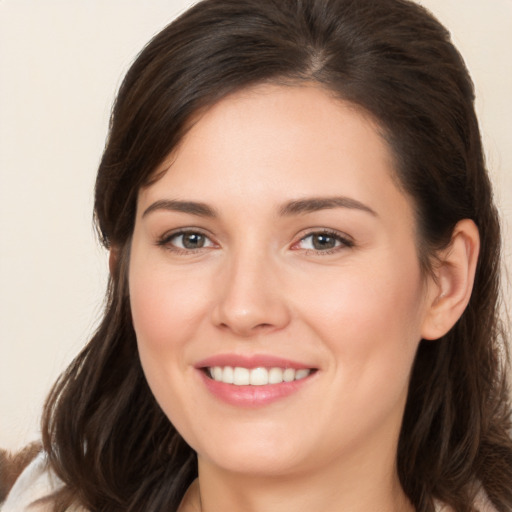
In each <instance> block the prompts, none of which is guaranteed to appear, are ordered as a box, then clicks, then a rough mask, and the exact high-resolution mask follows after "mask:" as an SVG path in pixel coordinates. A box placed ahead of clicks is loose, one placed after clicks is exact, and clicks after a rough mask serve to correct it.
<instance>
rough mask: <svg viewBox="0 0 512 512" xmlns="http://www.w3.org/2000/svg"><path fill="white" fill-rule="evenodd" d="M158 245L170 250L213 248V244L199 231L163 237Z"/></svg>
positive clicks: (180, 232)
mask: <svg viewBox="0 0 512 512" xmlns="http://www.w3.org/2000/svg"><path fill="white" fill-rule="evenodd" d="M158 245H161V246H166V247H169V248H170V249H172V250H178V251H180V250H182V251H194V250H197V249H205V248H209V247H214V246H215V244H214V243H213V242H212V241H211V240H210V239H209V238H208V237H207V236H206V235H205V234H204V233H201V232H199V231H192V230H190V231H178V232H175V233H171V234H169V235H164V236H163V237H162V238H161V239H160V240H159V241H158Z"/></svg>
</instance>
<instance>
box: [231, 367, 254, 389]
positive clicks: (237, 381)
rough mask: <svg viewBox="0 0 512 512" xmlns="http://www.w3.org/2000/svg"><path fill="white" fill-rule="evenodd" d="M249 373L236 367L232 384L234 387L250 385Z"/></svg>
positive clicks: (245, 369)
mask: <svg viewBox="0 0 512 512" xmlns="http://www.w3.org/2000/svg"><path fill="white" fill-rule="evenodd" d="M250 377H251V375H250V371H249V370H248V369H247V368H240V367H239V366H237V367H236V368H235V370H234V375H233V384H234V385H235V386H247V385H248V384H250Z"/></svg>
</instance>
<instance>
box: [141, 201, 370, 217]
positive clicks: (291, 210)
mask: <svg viewBox="0 0 512 512" xmlns="http://www.w3.org/2000/svg"><path fill="white" fill-rule="evenodd" d="M333 208H349V209H353V210H360V211H363V212H366V213H370V214H371V215H373V216H374V217H378V215H377V213H376V212H375V210H372V209H371V208H370V207H369V206H367V205H365V204H364V203H361V202H360V201H358V200H357V199H352V198H350V197H343V196H335V197H310V198H304V199H296V200H294V201H290V202H288V203H286V204H284V205H283V206H282V207H281V208H280V209H279V214H280V215H281V216H283V217H288V216H291V215H299V214H302V213H312V212H317V211H320V210H329V209H333ZM157 210H167V211H173V212H182V213H188V214H191V215H197V216H199V217H210V218H216V217H218V215H217V212H216V211H215V209H214V208H212V207H211V206H209V205H207V204H206V203H201V202H197V201H179V200H176V199H160V200H159V201H155V202H154V203H153V204H151V205H150V206H149V207H148V208H146V210H144V213H143V214H142V217H145V216H146V215H148V214H150V213H151V212H154V211H157Z"/></svg>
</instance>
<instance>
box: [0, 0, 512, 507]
mask: <svg viewBox="0 0 512 512" xmlns="http://www.w3.org/2000/svg"><path fill="white" fill-rule="evenodd" d="M95 215H96V219H97V224H98V228H99V232H100V234H101V237H102V241H103V243H104V244H105V246H106V247H108V248H109V250H110V269H111V282H110V288H109V292H108V304H107V307H106V311H105V316H104V319H103V322H102V324H101V325H100V327H99V329H98V332H97V333H96V335H95V336H94V338H93V339H92V340H91V342H90V343H89V345H88V346H87V347H86V349H85V350H84V351H83V352H82V354H80V355H79V357H78V358H77V359H76V361H75V362H74V363H73V364H72V365H71V367H70V368H69V369H68V371H67V372H66V374H65V375H63V377H62V378H61V380H60V381H59V382H58V383H57V384H56V386H55V388H54V390H53V392H52V394H51V396H50V397H49V400H48V403H47V406H46V412H45V418H44V428H43V442H44V449H45V455H44V456H41V457H40V458H39V459H38V460H37V461H36V462H35V463H34V465H33V466H32V467H30V468H29V469H28V470H27V472H26V473H25V474H24V475H22V477H21V478H20V480H19V483H18V484H17V485H16V486H15V488H14V489H13V491H12V493H11V498H10V499H9V500H10V501H9V500H8V502H7V504H6V507H7V510H15V509H16V510H19V507H20V505H19V504H20V503H23V500H24V501H25V502H27V501H30V500H33V499H42V501H39V502H38V503H39V505H40V506H41V507H50V508H49V510H52V509H54V510H74V509H77V510H78V509H80V510H82V509H84V510H91V511H92V510H94V511H100V510H102V511H103V510H105V511H107V510H108V511H114V510H119V511H121V510H123V511H126V510H128V511H141V510H148V511H150V510H151V511H153V510H154V511H157V510H180V511H191V510H201V511H203V512H207V511H212V510H240V511H242V510H244V511H245V510H248V511H258V510H265V511H279V510H322V511H330V510H333V511H334V510H353V511H358V510H365V511H367V510H383V511H388V510H389V511H402V510H403V511H412V510H416V511H433V510H456V511H465V510H474V509H477V510H499V511H506V510H511V509H512V485H511V482H512V442H511V439H510V420H509V417H510V403H509V399H508V395H507V387H506V376H505V363H506V361H507V358H506V353H505V352H506V351H505V347H506V344H505V343H504V342H505V340H504V336H503V334H502V331H501V328H500V324H499V321H498V316H497V300H498V293H499V280H498V278H499V244H500V235H499V224H498V220H497V215H496V211H495V208H494V205H493V201H492V192H491V188H490V184H489V180H488V177H487V174H486V170H485V166H484V162H483V156H482V148H481V143H480V136H479V131H478V125H477V121H476V118H475V114H474V109H473V89H472V84H471V81H470V79H469V77H468V75H467V71H466V69H465V67H464V63H463V61H462V59H461V57H460V55H459V54H458V53H457V51H456V50H455V49H454V47H453V46H452V45H451V43H450V41H449V36H448V34H447V32H446V31H445V29H444V28H443V27H442V26H440V25H439V23H438V22H437V21H435V20H434V19H432V17H431V16H430V15H429V14H428V13H427V12H426V11H425V10H423V9H422V8H420V7H419V6H417V5H416V4H413V3H410V2H407V1H403V0H382V1H381V2H373V1H372V0H325V1H320V0H303V1H298V0H280V1H279V2H277V1H273V0H258V1H255V0H207V1H205V2H201V3H199V4H197V5H196V6H195V7H193V8H192V9H190V10H189V11H187V12H186V13H185V14H184V15H183V16H181V17H180V18H179V19H178V20H176V21H175V22H174V23H172V24H171V25H170V26H169V27H167V28H166V29H165V30H164V31H162V32H161V33H160V34H158V35H157V36H156V37H155V38H154V39H153V40H152V41H151V42H150V43H149V44H148V46H147V47H146V48H145V49H144V50H143V52H142V53H141V54H140V56H139V57H138V59H137V60H136V62H135V63H134V64H133V66H132V68H131V69H130V71H129V72H128V74H127V76H126V78H125V80H124V83H123V84H122V86H121V89H120V91H119V95H118V98H117V101H116V104H115V107H114V111H113V115H112V124H111V130H110V135H109V138H108V143H107V147H106V149H105V153H104V155H103V159H102V162H101V164H100V168H99V171H98V177H97V185H96V203H95ZM38 486H41V490H39V489H38ZM27 489H29V490H31V491H30V492H32V493H33V495H32V496H29V497H28V498H27V497H26V496H27V495H26V492H27ZM23 496H25V497H23ZM16 500H19V501H16ZM16 506H18V508H16ZM9 507H10V508H9Z"/></svg>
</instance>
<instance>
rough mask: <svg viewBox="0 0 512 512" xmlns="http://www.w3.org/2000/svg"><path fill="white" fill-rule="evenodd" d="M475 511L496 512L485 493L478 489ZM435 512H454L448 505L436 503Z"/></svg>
mask: <svg viewBox="0 0 512 512" xmlns="http://www.w3.org/2000/svg"><path fill="white" fill-rule="evenodd" d="M474 507H475V510H477V511H478V512H498V511H497V510H496V508H495V507H494V505H493V504H492V503H491V501H490V500H489V498H488V497H487V494H486V493H485V491H484V490H483V489H482V488H480V490H479V492H478V494H477V496H476V499H475V503H474ZM435 512H456V511H455V510H454V509H453V508H451V507H449V506H448V505H444V504H443V503H441V502H439V501H437V502H436V509H435Z"/></svg>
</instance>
